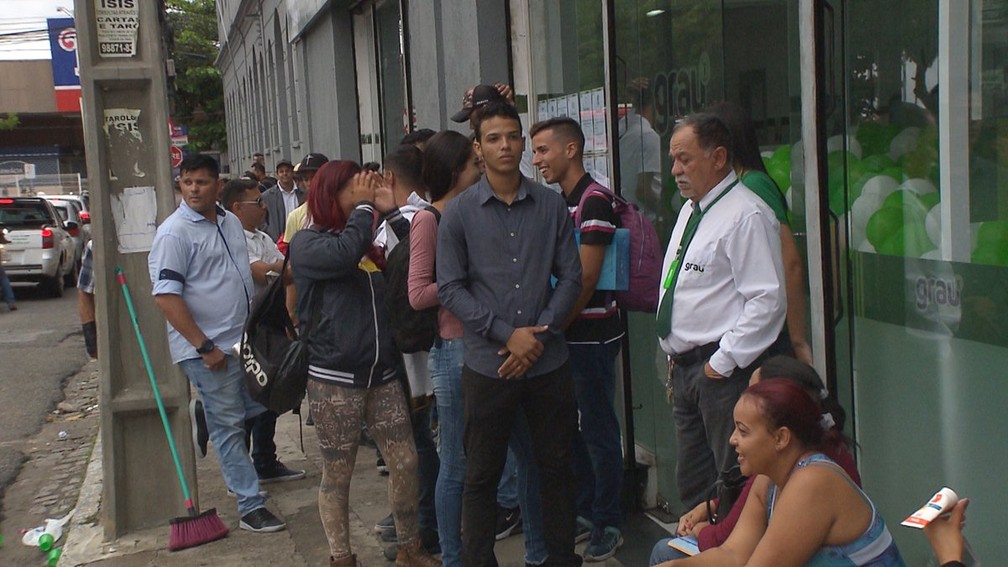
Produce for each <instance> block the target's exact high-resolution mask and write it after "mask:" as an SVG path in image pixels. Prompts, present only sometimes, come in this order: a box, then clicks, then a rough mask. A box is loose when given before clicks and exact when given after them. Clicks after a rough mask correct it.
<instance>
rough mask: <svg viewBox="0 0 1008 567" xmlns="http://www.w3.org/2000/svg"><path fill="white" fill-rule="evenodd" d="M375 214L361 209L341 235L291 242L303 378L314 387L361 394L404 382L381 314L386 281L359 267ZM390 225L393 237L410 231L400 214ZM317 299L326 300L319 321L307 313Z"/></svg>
mask: <svg viewBox="0 0 1008 567" xmlns="http://www.w3.org/2000/svg"><path fill="white" fill-rule="evenodd" d="M372 211H373V207H372V205H370V204H367V203H362V204H359V205H358V206H357V207H356V208H355V209H354V210H353V212H352V213H351V214H350V218H349V219H348V220H347V225H346V228H344V229H343V231H342V232H333V231H325V230H321V229H320V228H319V227H317V226H312V227H309V228H306V229H304V230H299V231H298V232H297V234H295V235H294V238H293V239H292V240H291V243H290V263H291V267H292V270H293V273H294V286H295V287H296V289H297V293H298V313H299V315H298V316H299V319H300V324H301V328H302V329H309V331H308V335H307V345H308V364H309V369H308V375H309V377H310V378H311V379H313V380H319V381H324V382H327V383H333V384H339V385H342V386H350V387H358V388H366V387H371V386H377V385H379V384H383V383H385V382H388V381H390V380H393V379H395V378H398V377H402V373H403V369H402V364H401V362H400V355H399V353H398V351H397V350H396V347H395V344H394V342H393V340H392V331H391V328H390V327H389V318H388V314H387V313H386V311H385V278H384V276H383V275H382V273H381V272H380V271H366V270H364V269H362V268H361V267H360V262H361V258H362V257H363V256H364V255H365V253H366V252H367V250H368V249H369V248H370V246H371V243H372V240H373V239H374V231H373V230H372V222H373V220H372V219H373V218H374V213H373V212H372ZM387 220H388V222H389V224H390V225H391V226H393V227H394V229H395V230H396V232H397V233H398V232H399V231H400V230H409V224H408V223H407V222H406V220H405V219H404V218H403V217H402V215H400V214H399V213H398V211H396V212H394V213H392V214H391V215H390V216H389V217H388V219H387ZM314 293H322V294H323V296H322V299H321V303H320V309H319V311H318V313H317V315H316V314H314V313H311V309H310V308H309V305H310V302H311V301H312V298H311V296H312V294H314ZM313 318H314V319H315V321H314V326H313V321H312V320H313Z"/></svg>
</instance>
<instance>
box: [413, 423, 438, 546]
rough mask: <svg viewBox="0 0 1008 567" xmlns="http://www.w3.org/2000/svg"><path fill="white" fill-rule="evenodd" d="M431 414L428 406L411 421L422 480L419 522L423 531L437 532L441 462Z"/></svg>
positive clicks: (418, 468)
mask: <svg viewBox="0 0 1008 567" xmlns="http://www.w3.org/2000/svg"><path fill="white" fill-rule="evenodd" d="M430 414H431V406H430V405H427V406H426V407H423V408H419V409H415V410H413V411H412V414H411V416H410V420H411V422H412V426H413V444H414V445H416V452H417V476H419V478H420V483H419V486H418V488H419V492H420V494H419V497H420V503H419V510H418V514H417V521H418V523H419V524H420V529H421V531H422V530H430V531H434V532H436V531H437V529H438V525H437V514H436V513H435V511H434V488H435V486H437V477H438V470H440V468H441V461H440V460H439V459H438V453H437V446H436V445H435V444H434V436H433V433H432V432H431V427H430V422H431V417H430Z"/></svg>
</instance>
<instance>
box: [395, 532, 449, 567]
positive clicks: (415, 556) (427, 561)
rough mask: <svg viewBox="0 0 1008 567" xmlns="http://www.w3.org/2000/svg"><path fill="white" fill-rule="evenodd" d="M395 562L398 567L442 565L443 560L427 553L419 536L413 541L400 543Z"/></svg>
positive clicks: (436, 566)
mask: <svg viewBox="0 0 1008 567" xmlns="http://www.w3.org/2000/svg"><path fill="white" fill-rule="evenodd" d="M395 564H396V567H441V560H440V559H438V558H436V557H434V556H433V555H431V554H430V553H427V550H426V549H424V548H423V545H421V544H420V538H417V539H416V540H414V541H413V542H412V543H407V544H402V543H400V544H399V550H398V551H397V552H396V558H395Z"/></svg>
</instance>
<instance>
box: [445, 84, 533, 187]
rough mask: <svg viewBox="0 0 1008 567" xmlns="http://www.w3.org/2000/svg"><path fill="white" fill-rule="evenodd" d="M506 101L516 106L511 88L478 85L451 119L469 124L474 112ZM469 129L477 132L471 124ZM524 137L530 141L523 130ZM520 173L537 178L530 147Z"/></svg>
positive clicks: (524, 153)
mask: <svg viewBox="0 0 1008 567" xmlns="http://www.w3.org/2000/svg"><path fill="white" fill-rule="evenodd" d="M496 101H504V102H506V103H508V104H510V105H511V106H514V105H515V104H514V91H513V90H511V87H510V86H508V85H505V84H504V83H494V84H492V85H476V86H475V87H473V88H471V89H469V90H467V91H466V92H465V94H464V95H462V110H459V111H458V112H456V113H455V114H453V115H452V117H451V119H452V121H453V122H458V123H460V124H461V123H463V122H468V121H469V118H470V117H471V116H472V112H473V110H475V109H477V108H480V107H483V106H486V105H487V104H489V103H491V102H496ZM469 127H470V128H472V129H473V130H474V131H475V126H474V125H473V124H472V123H470V124H469ZM522 136H524V137H525V139H528V138H529V136H528V132H526V131H525V129H524V128H522ZM518 169H519V171H521V174H522V175H524V176H525V177H528V178H529V179H531V178H533V177H534V176H535V173H534V172H535V167H533V166H532V151H531V150H530V149H529V147H528V145H527V144H526V147H525V149H524V150H522V156H521V163H520V164H519V165H518Z"/></svg>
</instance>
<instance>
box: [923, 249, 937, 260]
mask: <svg viewBox="0 0 1008 567" xmlns="http://www.w3.org/2000/svg"><path fill="white" fill-rule="evenodd" d="M921 259H922V260H941V259H942V254H941V249H940V248H935V249H933V250H928V251H927V252H925V253H923V254H921Z"/></svg>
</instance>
